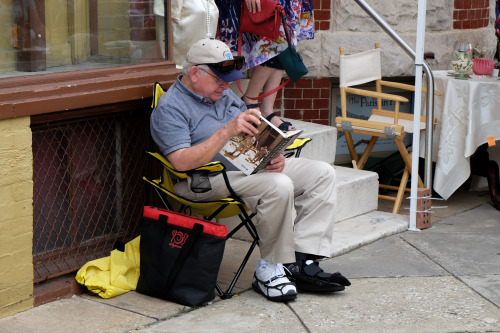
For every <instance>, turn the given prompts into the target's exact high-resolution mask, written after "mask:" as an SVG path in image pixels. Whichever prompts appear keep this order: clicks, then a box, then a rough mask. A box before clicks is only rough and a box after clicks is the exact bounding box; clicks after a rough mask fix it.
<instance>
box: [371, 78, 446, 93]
mask: <svg viewBox="0 0 500 333" xmlns="http://www.w3.org/2000/svg"><path fill="white" fill-rule="evenodd" d="M379 82H380V84H381V85H383V86H386V87H392V88H398V89H402V90H409V91H415V86H414V85H411V84H406V83H400V82H392V81H385V80H380V81H379ZM422 92H423V93H427V89H426V88H422ZM434 95H436V96H441V93H440V92H439V91H437V90H435V91H434Z"/></svg>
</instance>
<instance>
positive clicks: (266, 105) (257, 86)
mask: <svg viewBox="0 0 500 333" xmlns="http://www.w3.org/2000/svg"><path fill="white" fill-rule="evenodd" d="M272 61H273V62H276V61H275V60H274V58H273V59H272ZM282 78H283V70H282V69H277V68H273V67H269V66H262V65H260V66H256V67H255V68H254V70H253V73H252V77H251V78H250V82H249V83H248V87H247V90H246V92H245V95H247V96H250V97H256V96H259V95H260V94H261V93H266V92H268V91H271V90H273V89H274V88H276V87H278V86H279V85H280V84H281V79H282ZM277 95H278V92H275V93H273V94H271V95H269V96H266V97H264V98H263V99H262V100H261V103H260V111H261V112H262V116H263V117H265V118H267V119H268V120H270V121H271V122H272V123H273V124H274V125H275V126H276V127H279V128H280V129H281V130H285V131H288V130H293V129H295V128H294V127H293V126H292V124H290V123H289V122H283V120H281V119H280V118H279V117H274V102H275V101H276V96H277ZM243 101H244V102H245V104H247V107H248V106H251V107H257V106H256V105H258V100H255V99H249V98H247V97H245V96H243ZM283 124H285V125H283ZM280 126H281V127H280Z"/></svg>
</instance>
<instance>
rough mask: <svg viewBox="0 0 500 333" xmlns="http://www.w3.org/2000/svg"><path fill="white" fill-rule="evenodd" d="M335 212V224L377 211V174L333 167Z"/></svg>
mask: <svg viewBox="0 0 500 333" xmlns="http://www.w3.org/2000/svg"><path fill="white" fill-rule="evenodd" d="M334 168H335V173H336V181H335V187H336V191H337V211H336V213H335V222H339V221H344V220H347V219H350V218H352V217H354V216H358V215H362V214H366V213H368V212H371V211H374V210H377V206H378V174H377V173H375V172H372V171H365V170H357V169H352V168H346V167H341V166H336V165H334Z"/></svg>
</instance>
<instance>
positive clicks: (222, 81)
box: [196, 66, 226, 85]
mask: <svg viewBox="0 0 500 333" xmlns="http://www.w3.org/2000/svg"><path fill="white" fill-rule="evenodd" d="M196 68H198V69H199V70H201V71H203V72H205V73H207V74H208V75H210V76H211V77H213V78H214V79H215V83H216V84H218V85H222V84H224V83H226V81H224V80H223V79H221V78H220V77H218V76H216V75H213V74H212V73H210V72H209V71H207V70H206V69H203V68H201V67H198V66H196Z"/></svg>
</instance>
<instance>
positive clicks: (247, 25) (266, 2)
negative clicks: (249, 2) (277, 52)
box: [240, 0, 285, 39]
mask: <svg viewBox="0 0 500 333" xmlns="http://www.w3.org/2000/svg"><path fill="white" fill-rule="evenodd" d="M260 8H261V10H260V12H255V13H252V12H250V11H249V10H248V8H247V6H246V5H245V1H241V16H240V33H243V32H249V33H251V34H254V35H259V36H262V37H268V38H271V39H276V38H278V37H279V34H280V25H281V20H282V19H283V18H284V17H285V10H284V9H283V6H281V4H280V3H279V2H276V1H274V0H261V1H260Z"/></svg>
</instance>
